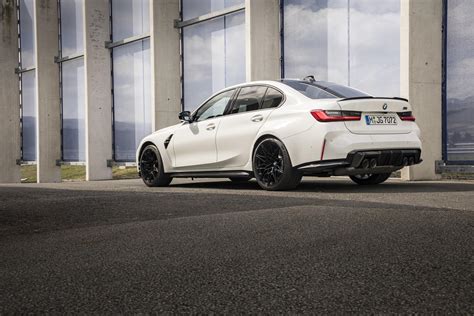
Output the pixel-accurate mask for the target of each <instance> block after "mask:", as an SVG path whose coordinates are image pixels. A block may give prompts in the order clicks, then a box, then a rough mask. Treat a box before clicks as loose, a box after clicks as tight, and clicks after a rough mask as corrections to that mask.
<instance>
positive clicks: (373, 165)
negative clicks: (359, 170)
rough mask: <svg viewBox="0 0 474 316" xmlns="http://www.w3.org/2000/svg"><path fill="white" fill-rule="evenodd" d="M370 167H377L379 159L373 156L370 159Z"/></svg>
mask: <svg viewBox="0 0 474 316" xmlns="http://www.w3.org/2000/svg"><path fill="white" fill-rule="evenodd" d="M369 167H370V168H375V167H377V159H375V158H372V159H370V165H369Z"/></svg>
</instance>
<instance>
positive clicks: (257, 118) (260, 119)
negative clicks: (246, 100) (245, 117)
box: [251, 114, 263, 122]
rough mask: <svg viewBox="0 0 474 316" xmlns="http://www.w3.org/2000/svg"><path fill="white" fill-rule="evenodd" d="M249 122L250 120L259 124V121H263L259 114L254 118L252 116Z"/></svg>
mask: <svg viewBox="0 0 474 316" xmlns="http://www.w3.org/2000/svg"><path fill="white" fill-rule="evenodd" d="M251 120H252V122H261V121H263V116H261V115H260V114H259V115H255V116H252V118H251Z"/></svg>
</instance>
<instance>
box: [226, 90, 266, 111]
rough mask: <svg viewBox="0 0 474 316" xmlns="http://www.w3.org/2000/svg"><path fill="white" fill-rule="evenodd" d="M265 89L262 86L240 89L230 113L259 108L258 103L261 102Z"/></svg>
mask: <svg viewBox="0 0 474 316" xmlns="http://www.w3.org/2000/svg"><path fill="white" fill-rule="evenodd" d="M266 90H267V87H263V86H252V87H244V88H242V89H240V92H239V96H238V97H237V98H236V100H235V102H234V105H233V106H232V109H231V111H230V113H231V114H233V113H242V112H250V111H256V110H258V109H260V104H261V103H262V99H263V96H264V95H265V91H266Z"/></svg>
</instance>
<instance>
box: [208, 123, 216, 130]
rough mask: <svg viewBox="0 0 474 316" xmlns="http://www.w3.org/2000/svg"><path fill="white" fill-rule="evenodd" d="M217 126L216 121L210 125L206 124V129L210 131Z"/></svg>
mask: <svg viewBox="0 0 474 316" xmlns="http://www.w3.org/2000/svg"><path fill="white" fill-rule="evenodd" d="M215 128H216V125H215V124H214V123H212V124H209V125H207V126H206V130H208V131H212V130H213V129H215Z"/></svg>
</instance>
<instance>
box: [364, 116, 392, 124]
mask: <svg viewBox="0 0 474 316" xmlns="http://www.w3.org/2000/svg"><path fill="white" fill-rule="evenodd" d="M365 123H366V124H367V125H397V117H396V116H395V115H382V114H380V115H373V114H371V115H365Z"/></svg>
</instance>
